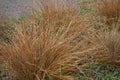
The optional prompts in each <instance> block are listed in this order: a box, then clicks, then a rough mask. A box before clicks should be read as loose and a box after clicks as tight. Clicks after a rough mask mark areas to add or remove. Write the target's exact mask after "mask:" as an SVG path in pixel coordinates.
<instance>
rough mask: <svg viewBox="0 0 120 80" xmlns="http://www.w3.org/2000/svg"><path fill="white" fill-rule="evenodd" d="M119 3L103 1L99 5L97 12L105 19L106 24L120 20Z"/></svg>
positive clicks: (112, 0) (114, 0) (110, 0)
mask: <svg viewBox="0 0 120 80" xmlns="http://www.w3.org/2000/svg"><path fill="white" fill-rule="evenodd" d="M119 4H120V1H119V0H103V1H102V2H101V3H100V5H99V8H98V9H99V12H100V14H101V15H103V16H104V17H105V18H106V23H107V24H112V23H116V22H119V20H120V5H119Z"/></svg>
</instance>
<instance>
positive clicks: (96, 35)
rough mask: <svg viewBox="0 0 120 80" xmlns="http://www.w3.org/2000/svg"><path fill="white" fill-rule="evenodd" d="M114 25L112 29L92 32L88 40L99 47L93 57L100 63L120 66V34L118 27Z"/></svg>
mask: <svg viewBox="0 0 120 80" xmlns="http://www.w3.org/2000/svg"><path fill="white" fill-rule="evenodd" d="M119 26H120V25H119V24H117V25H113V26H112V29H111V30H110V29H108V28H106V29H105V28H104V29H100V30H98V31H97V30H91V31H90V32H89V33H88V35H87V39H88V40H89V41H90V42H91V43H92V44H93V45H95V46H96V47H97V49H96V50H94V51H93V56H94V57H95V59H96V60H97V61H98V62H102V63H107V64H110V65H112V66H113V65H117V66H120V64H119V62H120V59H119V58H120V32H119V30H118V27H119Z"/></svg>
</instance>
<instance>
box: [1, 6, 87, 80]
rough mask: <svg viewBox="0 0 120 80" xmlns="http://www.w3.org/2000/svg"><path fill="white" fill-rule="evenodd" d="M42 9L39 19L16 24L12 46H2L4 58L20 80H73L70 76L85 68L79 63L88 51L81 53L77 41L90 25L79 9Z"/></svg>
mask: <svg viewBox="0 0 120 80" xmlns="http://www.w3.org/2000/svg"><path fill="white" fill-rule="evenodd" d="M51 5H52V6H53V7H50V6H51ZM42 6H43V7H42V8H41V7H40V8H41V13H40V15H39V14H38V13H37V14H34V15H33V16H32V18H31V19H29V20H28V21H22V22H21V24H20V25H18V24H15V27H16V28H15V32H13V37H12V40H11V41H12V43H11V44H6V43H4V42H1V44H2V49H1V50H2V55H3V57H4V59H5V61H6V62H7V63H8V65H9V66H10V67H11V68H12V69H13V71H14V72H15V73H14V74H15V75H16V77H17V78H18V80H53V79H55V80H56V79H58V80H60V79H61V80H74V78H73V77H71V76H70V75H69V72H71V71H75V70H80V69H84V68H85V65H84V66H82V65H81V67H82V68H78V67H77V66H76V65H77V64H78V62H80V60H78V62H77V61H76V60H77V59H78V55H79V56H80V55H84V53H86V52H88V51H89V50H85V51H82V50H81V48H80V46H81V44H83V43H82V41H81V40H80V41H77V40H76V39H77V38H78V36H80V35H81V33H84V32H85V31H87V27H88V24H89V23H88V22H87V21H85V19H84V18H82V17H81V16H80V14H79V11H78V9H76V8H74V9H73V7H72V8H71V7H69V8H68V7H62V8H59V7H58V8H55V4H50V5H48V4H42ZM85 59H86V58H85ZM81 61H83V60H82V59H81Z"/></svg>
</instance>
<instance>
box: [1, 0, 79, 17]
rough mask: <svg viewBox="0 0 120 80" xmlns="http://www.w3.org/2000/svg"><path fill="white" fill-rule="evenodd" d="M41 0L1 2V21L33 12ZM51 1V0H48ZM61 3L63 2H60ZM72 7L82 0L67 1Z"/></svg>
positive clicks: (6, 0)
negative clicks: (33, 8)
mask: <svg viewBox="0 0 120 80" xmlns="http://www.w3.org/2000/svg"><path fill="white" fill-rule="evenodd" d="M39 1H41V0H0V19H1V18H3V19H4V18H5V19H6V18H19V17H20V16H24V15H26V14H29V13H30V12H31V7H32V6H33V5H34V4H35V3H36V2H39ZM48 1H50V0H48ZM58 1H59V3H60V1H61V0H58ZM67 1H68V3H69V4H70V5H73V4H77V3H79V2H80V1H81V0H67Z"/></svg>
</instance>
